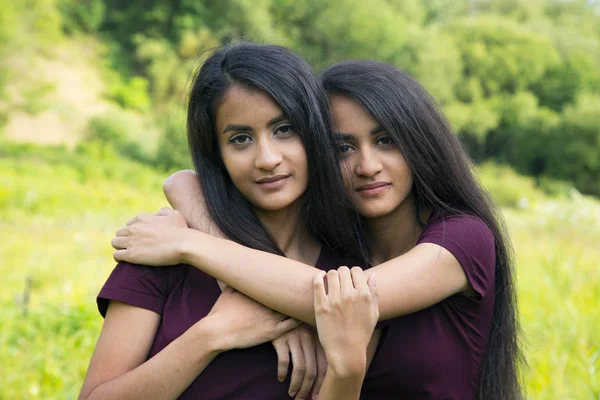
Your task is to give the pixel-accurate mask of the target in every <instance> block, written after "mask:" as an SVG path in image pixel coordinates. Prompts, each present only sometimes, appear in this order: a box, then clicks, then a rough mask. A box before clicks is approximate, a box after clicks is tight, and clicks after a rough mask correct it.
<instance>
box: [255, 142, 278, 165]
mask: <svg viewBox="0 0 600 400" xmlns="http://www.w3.org/2000/svg"><path fill="white" fill-rule="evenodd" d="M257 149H258V153H257V154H256V158H255V160H254V166H255V167H256V168H258V169H262V170H266V171H271V170H273V169H274V168H275V167H276V166H278V165H279V164H280V163H281V161H282V159H283V157H282V155H281V152H280V151H279V149H278V148H277V145H276V144H275V143H273V141H272V140H271V138H269V139H265V140H260V141H259V143H258V146H257Z"/></svg>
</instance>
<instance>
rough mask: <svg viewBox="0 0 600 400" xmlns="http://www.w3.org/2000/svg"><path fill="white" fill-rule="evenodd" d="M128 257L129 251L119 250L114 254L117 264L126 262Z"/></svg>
mask: <svg viewBox="0 0 600 400" xmlns="http://www.w3.org/2000/svg"><path fill="white" fill-rule="evenodd" d="M126 257H127V250H117V251H115V252H113V259H114V260H115V261H116V262H121V261H125V259H126Z"/></svg>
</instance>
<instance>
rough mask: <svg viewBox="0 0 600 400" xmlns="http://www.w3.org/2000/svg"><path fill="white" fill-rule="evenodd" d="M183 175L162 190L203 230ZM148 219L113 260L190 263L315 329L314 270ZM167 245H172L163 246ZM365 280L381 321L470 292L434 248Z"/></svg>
mask: <svg viewBox="0 0 600 400" xmlns="http://www.w3.org/2000/svg"><path fill="white" fill-rule="evenodd" d="M180 173H181V174H182V175H181V176H183V178H184V179H180V180H178V181H177V184H172V185H167V184H165V192H166V193H168V194H167V198H170V199H171V200H170V201H172V203H171V204H174V205H177V204H179V205H180V208H181V209H182V210H183V211H184V212H188V213H189V215H184V217H185V218H187V220H188V221H192V222H191V225H192V226H196V227H201V226H203V224H204V225H205V224H206V221H204V222H202V221H195V222H194V220H195V219H203V218H208V216H207V214H206V213H205V212H203V211H202V208H203V205H202V202H194V203H193V204H192V205H191V206H190V205H188V206H185V204H186V199H191V198H192V196H195V195H199V194H201V193H202V190H201V188H200V185H199V183H198V181H197V179H196V178H195V174H194V173H193V172H189V171H187V172H186V171H181V172H180ZM171 178H172V177H170V178H169V179H171ZM174 190H176V191H177V192H176V193H174V192H173V191H174ZM176 198H179V199H180V200H174V199H176ZM146 217H147V218H145V220H144V221H142V220H141V219H139V221H137V222H135V223H134V225H136V227H135V229H132V228H133V227H132V226H129V227H126V228H124V229H122V230H120V231H119V232H118V233H117V235H118V237H117V238H115V239H118V242H113V246H114V247H115V248H118V249H119V250H117V251H116V252H115V258H116V259H117V260H124V261H129V262H134V263H141V264H152V265H154V263H155V262H156V261H155V260H157V259H160V260H162V261H161V262H162V264H160V265H166V264H168V262H165V261H170V262H172V263H174V264H175V263H178V262H183V263H187V264H191V265H193V266H195V267H196V268H199V269H201V270H202V271H204V272H206V273H207V274H209V275H212V276H214V277H215V278H217V279H219V280H221V281H223V282H225V283H227V284H229V285H231V286H232V287H234V288H236V289H237V290H239V291H241V292H242V293H244V294H246V295H247V296H249V297H251V298H253V299H255V300H256V301H258V302H260V303H262V304H264V305H266V306H267V307H269V308H272V309H274V310H277V311H279V312H281V313H283V314H286V315H290V316H292V317H294V318H297V319H300V320H302V321H305V322H307V323H309V324H312V325H314V324H315V317H314V308H313V288H312V282H313V279H314V277H315V275H316V274H317V273H318V272H319V271H320V270H319V269H317V268H314V267H312V266H309V265H306V264H302V263H300V262H297V261H294V260H291V259H288V258H285V257H280V256H277V255H274V254H270V253H266V252H261V251H258V250H253V249H249V248H246V247H244V246H241V245H239V244H237V243H234V242H231V241H229V240H225V239H221V238H218V237H213V236H212V235H208V234H204V233H202V232H199V231H194V230H191V229H186V230H178V231H177V232H175V231H169V232H166V231H164V230H163V231H162V234H161V235H156V232H157V231H158V230H157V228H156V226H157V225H156V223H158V222H160V220H158V219H156V218H161V217H154V219H153V220H150V219H151V218H153V217H149V216H146ZM144 224H146V226H144ZM159 225H162V226H164V225H165V224H159ZM213 225H214V224H213ZM134 230H135V232H134ZM152 235H154V237H151V236H152ZM166 240H168V241H169V242H170V243H168V244H166V243H165V241H166ZM158 249H160V252H159V251H158ZM154 250H156V251H154ZM169 252H171V253H177V254H172V257H171V258H172V260H170V259H169V257H167V256H168V255H169ZM164 257H166V258H167V259H169V260H166V259H163V258H164ZM366 273H367V277H368V276H370V275H371V274H373V273H377V276H378V280H379V283H378V290H379V314H380V318H381V319H382V320H385V319H389V318H393V317H396V316H400V315H404V314H409V313H411V312H415V311H418V310H421V309H424V308H427V307H429V306H431V305H433V304H436V303H438V302H440V301H441V300H443V299H445V298H447V297H449V296H451V295H453V294H456V293H460V292H465V293H466V292H468V291H469V289H470V285H469V284H468V281H467V278H466V275H465V273H464V271H463V269H462V267H461V265H460V263H459V262H458V260H456V258H455V257H454V256H453V255H452V254H451V253H450V252H449V251H448V250H446V249H444V248H443V247H441V246H438V245H435V244H431V243H423V244H419V245H418V246H416V247H415V248H413V249H412V250H411V251H409V252H407V253H406V254H404V255H402V256H400V257H396V258H394V259H392V260H390V261H388V262H385V263H383V264H380V265H378V266H376V267H373V268H371V269H369V270H367V271H366Z"/></svg>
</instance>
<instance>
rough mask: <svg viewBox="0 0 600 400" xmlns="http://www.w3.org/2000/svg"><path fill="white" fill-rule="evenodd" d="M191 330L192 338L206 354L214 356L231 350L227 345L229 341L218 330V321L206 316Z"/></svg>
mask: <svg viewBox="0 0 600 400" xmlns="http://www.w3.org/2000/svg"><path fill="white" fill-rule="evenodd" d="M192 330H193V335H194V337H195V338H197V339H198V341H199V342H200V343H201V344H202V346H204V347H205V348H206V350H207V351H208V352H210V353H214V356H217V355H218V354H219V353H223V352H225V351H228V350H231V346H229V344H228V342H229V341H228V339H227V337H226V335H224V334H223V331H222V330H221V329H220V324H219V321H218V320H217V319H216V318H215V317H213V316H211V315H207V316H206V317H204V318H202V319H201V320H200V321H198V322H196V324H194V326H193V327H192Z"/></svg>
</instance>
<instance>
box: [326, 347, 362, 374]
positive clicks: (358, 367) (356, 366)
mask: <svg viewBox="0 0 600 400" xmlns="http://www.w3.org/2000/svg"><path fill="white" fill-rule="evenodd" d="M327 363H328V368H331V371H332V373H333V374H335V376H336V377H337V378H339V379H356V378H360V379H362V378H364V376H365V374H366V370H367V355H366V352H365V353H364V354H362V353H361V354H350V353H345V354H342V355H340V356H332V355H329V354H327Z"/></svg>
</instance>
